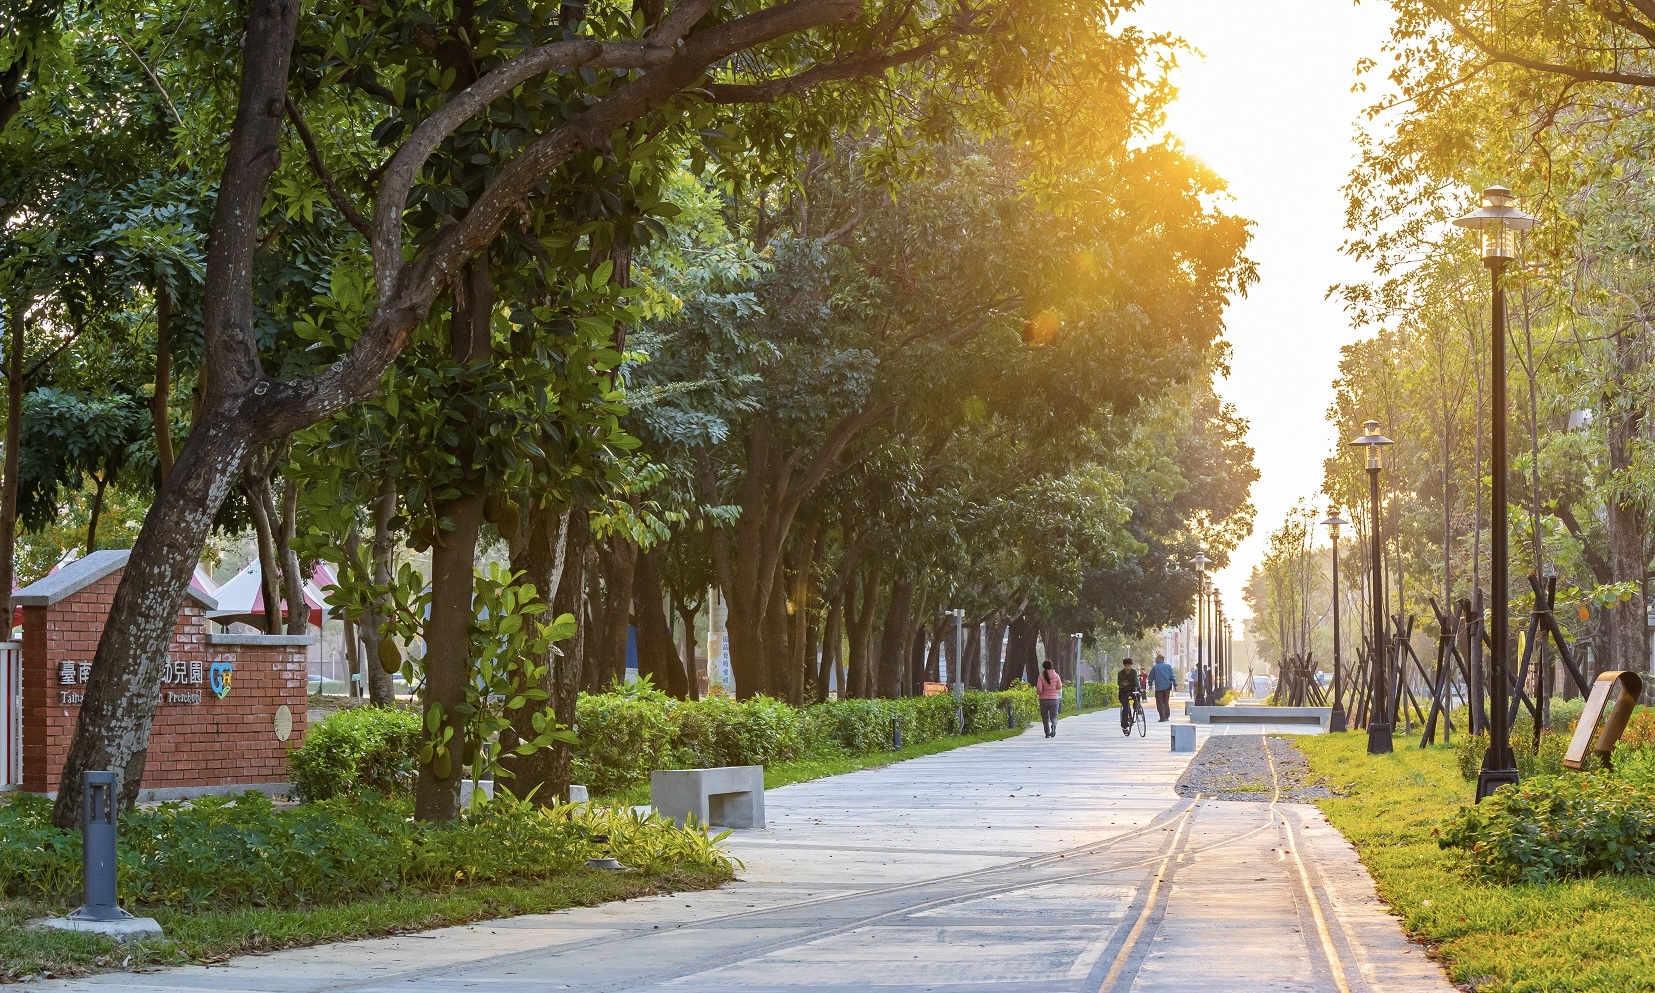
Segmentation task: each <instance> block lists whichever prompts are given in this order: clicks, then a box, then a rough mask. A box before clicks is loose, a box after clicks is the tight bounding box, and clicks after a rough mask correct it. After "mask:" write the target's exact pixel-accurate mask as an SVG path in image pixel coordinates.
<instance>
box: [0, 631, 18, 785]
mask: <svg viewBox="0 0 1655 993" xmlns="http://www.w3.org/2000/svg"><path fill="white" fill-rule="evenodd" d="M22 647H23V646H21V645H19V644H18V643H17V642H15V641H0V790H8V789H16V788H17V787H18V786H21V785H22V783H23V651H22Z"/></svg>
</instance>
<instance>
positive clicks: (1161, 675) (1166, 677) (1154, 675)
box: [1149, 652, 1178, 724]
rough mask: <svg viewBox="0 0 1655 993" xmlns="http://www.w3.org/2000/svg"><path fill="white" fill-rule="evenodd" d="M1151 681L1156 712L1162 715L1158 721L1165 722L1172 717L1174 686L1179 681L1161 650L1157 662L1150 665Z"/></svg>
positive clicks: (1157, 654) (1156, 655)
mask: <svg viewBox="0 0 1655 993" xmlns="http://www.w3.org/2000/svg"><path fill="white" fill-rule="evenodd" d="M1149 682H1150V685H1151V686H1152V687H1154V689H1155V712H1156V713H1157V714H1159V715H1161V716H1160V720H1159V721H1158V722H1157V723H1160V724H1165V723H1166V722H1167V721H1168V720H1170V719H1171V718H1172V688H1173V686H1175V685H1177V682H1178V681H1177V679H1175V678H1174V677H1173V675H1172V666H1170V665H1168V664H1167V657H1166V656H1165V655H1162V654H1161V653H1159V652H1156V653H1155V664H1154V665H1152V666H1150V667H1149Z"/></svg>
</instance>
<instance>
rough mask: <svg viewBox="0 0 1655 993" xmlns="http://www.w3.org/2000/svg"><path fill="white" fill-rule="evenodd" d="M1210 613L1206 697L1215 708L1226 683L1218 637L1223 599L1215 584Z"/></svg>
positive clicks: (1220, 627)
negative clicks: (1210, 665) (1210, 676)
mask: <svg viewBox="0 0 1655 993" xmlns="http://www.w3.org/2000/svg"><path fill="white" fill-rule="evenodd" d="M1212 611H1213V618H1212V620H1213V622H1212V631H1211V633H1210V634H1209V635H1208V638H1210V639H1211V640H1212V659H1213V684H1212V687H1211V689H1210V690H1208V696H1210V697H1212V702H1213V705H1214V706H1217V705H1218V701H1219V700H1221V699H1223V698H1224V688H1225V685H1226V683H1227V681H1228V680H1227V678H1226V676H1225V674H1224V644H1223V640H1222V639H1221V638H1219V636H1218V635H1219V632H1220V631H1222V630H1224V598H1223V597H1222V596H1220V595H1219V592H1218V584H1217V583H1214V584H1213V595H1212Z"/></svg>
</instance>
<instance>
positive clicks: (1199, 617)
mask: <svg viewBox="0 0 1655 993" xmlns="http://www.w3.org/2000/svg"><path fill="white" fill-rule="evenodd" d="M1212 563H1213V560H1212V559H1209V558H1207V556H1206V555H1205V554H1204V553H1198V554H1197V555H1196V556H1195V558H1193V559H1190V565H1193V566H1195V705H1196V706H1197V707H1208V706H1211V705H1212V696H1211V694H1210V692H1209V687H1208V685H1207V683H1208V679H1207V675H1206V673H1205V672H1204V671H1203V665H1202V662H1203V660H1204V658H1205V650H1206V644H1205V640H1206V637H1205V636H1206V620H1207V618H1206V606H1207V566H1209V565H1212Z"/></svg>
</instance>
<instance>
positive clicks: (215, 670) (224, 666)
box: [207, 659, 236, 700]
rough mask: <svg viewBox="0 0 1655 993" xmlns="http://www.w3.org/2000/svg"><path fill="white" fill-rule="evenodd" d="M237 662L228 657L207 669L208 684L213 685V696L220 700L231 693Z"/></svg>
mask: <svg viewBox="0 0 1655 993" xmlns="http://www.w3.org/2000/svg"><path fill="white" fill-rule="evenodd" d="M235 671H236V667H235V664H234V663H232V662H230V661H229V660H227V659H220V660H219V661H217V662H214V663H213V664H212V667H211V668H209V669H208V670H207V685H208V686H211V687H212V690H213V696H216V697H218V698H219V699H220V700H222V699H224V698H225V697H227V696H229V695H230V682H231V680H232V678H233V677H234V676H235Z"/></svg>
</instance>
